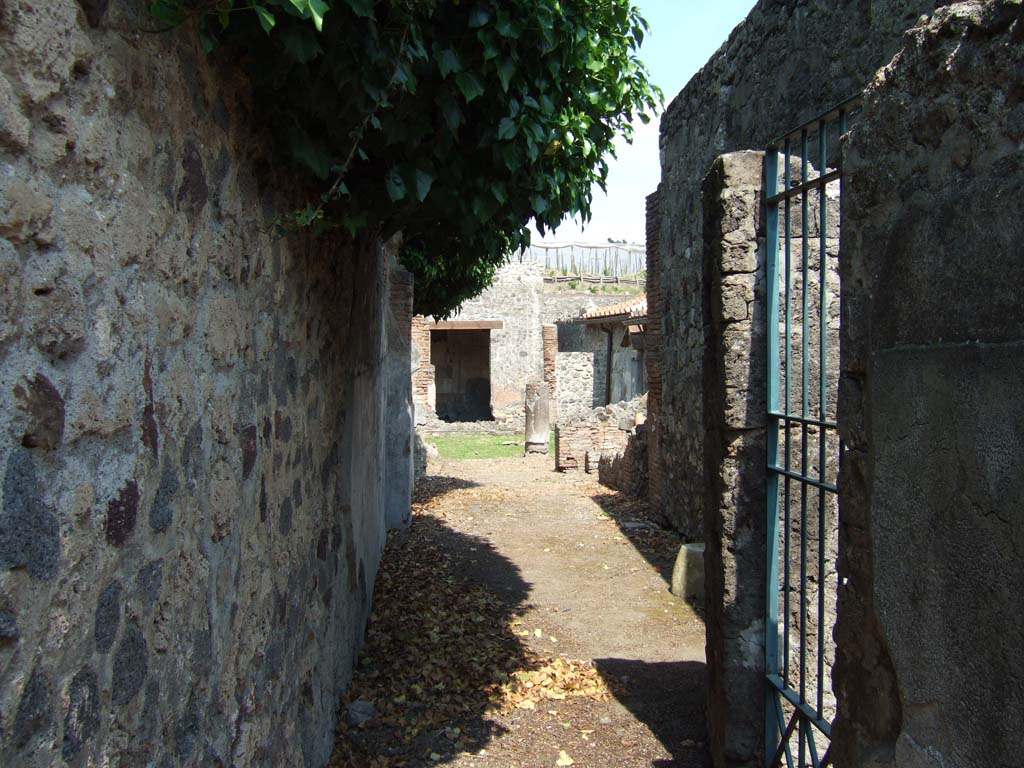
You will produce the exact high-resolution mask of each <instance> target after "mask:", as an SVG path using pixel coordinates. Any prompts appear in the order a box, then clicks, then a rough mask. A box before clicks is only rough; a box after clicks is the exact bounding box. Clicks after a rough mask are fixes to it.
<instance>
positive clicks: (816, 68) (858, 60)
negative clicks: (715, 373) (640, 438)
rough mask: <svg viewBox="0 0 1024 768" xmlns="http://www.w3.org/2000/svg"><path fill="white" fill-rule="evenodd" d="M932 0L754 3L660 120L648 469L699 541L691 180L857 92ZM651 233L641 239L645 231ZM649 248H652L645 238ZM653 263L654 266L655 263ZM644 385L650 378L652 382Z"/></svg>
mask: <svg viewBox="0 0 1024 768" xmlns="http://www.w3.org/2000/svg"><path fill="white" fill-rule="evenodd" d="M935 5H936V2H935V1H934V0H899V1H898V2H897V0H873V2H861V1H860V0H809V1H808V2H801V3H794V2H791V1H790V0H760V2H758V3H757V5H756V6H755V7H754V8H753V10H751V12H750V14H749V15H748V17H747V19H746V20H745V21H744V22H742V23H741V24H740V25H739V26H738V27H737V28H736V29H735V30H734V31H733V33H732V34H731V35H730V36H729V39H728V40H727V41H726V42H725V43H724V44H723V45H722V47H721V48H720V49H719V50H718V51H717V52H716V53H715V55H714V56H713V57H712V58H711V59H710V60H709V61H708V63H707V64H706V65H705V66H704V67H703V69H701V71H700V72H698V73H697V74H696V75H695V76H694V77H693V79H692V80H690V82H689V83H688V84H687V85H686V87H685V88H684V89H683V90H682V91H681V92H680V93H679V95H678V96H676V98H675V99H674V100H673V101H672V103H671V104H670V105H669V107H668V108H667V109H666V111H665V114H664V115H663V117H662V120H661V157H662V178H661V184H660V185H659V196H660V200H661V205H660V215H659V216H658V222H659V224H660V229H659V232H658V237H657V243H656V250H657V261H658V264H659V267H660V268H659V269H658V270H657V274H656V275H655V274H653V272H654V270H653V269H652V270H651V272H652V274H650V275H649V276H648V279H649V286H648V288H649V290H650V291H652V292H656V293H657V297H656V298H655V299H649V305H650V306H651V307H652V309H651V320H652V324H654V323H655V322H657V321H656V318H660V327H659V328H658V329H657V331H658V332H657V333H650V332H649V334H650V341H651V345H652V347H653V346H656V345H657V343H658V341H659V339H660V340H661V342H662V344H661V348H660V349H658V350H657V351H656V352H655V354H656V355H657V358H658V365H659V373H660V376H661V379H660V381H661V382H663V391H662V392H661V393H660V397H659V398H658V410H657V411H656V412H655V413H654V415H653V428H654V430H655V437H654V440H653V442H652V445H654V446H655V452H654V454H653V455H652V462H657V463H658V464H659V465H660V466H659V467H658V468H657V469H654V470H652V477H655V478H657V481H656V485H657V486H658V487H660V488H661V489H662V490H661V492H660V493H659V494H658V495H660V497H661V499H662V502H661V504H662V509H663V511H664V513H665V514H666V516H667V517H668V518H669V519H670V520H671V521H672V522H673V524H674V525H676V526H677V527H678V528H679V530H680V531H681V532H682V533H683V534H684V535H685V536H687V537H689V538H693V539H699V538H700V537H701V535H702V534H701V527H702V526H701V513H700V503H699V500H700V499H701V498H703V496H704V487H705V477H704V471H703V464H704V447H703V434H704V433H703V415H702V413H701V406H700V403H701V402H702V399H703V395H702V387H703V373H702V370H701V368H702V365H703V354H704V335H705V331H706V326H707V323H708V318H707V317H706V316H705V313H704V310H703V307H702V301H701V286H702V270H703V265H704V254H703V242H704V238H703V234H702V232H701V227H702V220H703V215H702V212H701V199H700V185H701V180H702V179H703V178H704V175H705V174H706V173H707V171H708V169H709V168H710V166H711V163H712V161H713V160H714V158H715V157H717V156H718V155H720V154H723V153H726V152H732V151H735V150H744V149H755V150H756V149H763V148H764V146H765V145H766V144H767V142H768V141H770V140H772V139H773V138H775V137H776V136H778V135H780V134H781V133H783V132H784V131H786V130H789V129H792V128H795V127H797V126H799V125H800V124H802V123H804V122H806V121H807V120H809V119H812V118H813V117H815V116H816V115H818V114H820V113H821V112H824V111H825V110H827V109H829V108H831V107H832V106H834V105H835V104H837V103H838V102H840V101H842V100H843V99H846V98H848V97H850V96H853V95H854V94H856V93H858V92H859V91H860V90H861V89H862V88H863V87H864V85H865V83H866V82H867V81H868V80H869V78H870V77H871V76H872V74H873V73H874V71H875V70H876V69H877V68H878V67H880V66H882V65H883V64H885V62H886V61H887V60H888V59H889V57H890V56H891V55H892V54H893V53H894V52H895V51H896V49H897V48H898V45H899V41H900V38H901V36H902V34H903V31H904V30H905V29H907V28H908V27H910V26H912V25H913V24H914V22H915V20H916V19H917V17H918V15H919V14H921V13H924V12H927V11H929V10H930V9H932V8H934V6H935ZM648 240H649V241H650V236H649V237H648ZM649 250H650V246H649ZM653 263H654V262H653V260H652V264H653ZM652 381H653V380H652Z"/></svg>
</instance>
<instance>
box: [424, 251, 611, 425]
mask: <svg viewBox="0 0 1024 768" xmlns="http://www.w3.org/2000/svg"><path fill="white" fill-rule="evenodd" d="M549 288H550V289H549ZM621 300H622V294H610V293H608V294H606V293H596V294H595V293H589V292H585V291H556V290H554V287H553V286H550V287H549V286H545V284H544V280H543V270H542V268H541V266H540V264H538V263H537V262H535V261H522V262H520V261H517V260H515V259H513V260H512V261H510V262H509V263H508V264H506V265H505V266H503V267H502V268H501V269H499V270H498V272H497V275H496V276H495V279H494V282H493V283H492V284H491V285H490V287H488V288H487V289H486V290H485V291H484V292H483V293H481V294H480V295H479V296H477V297H476V298H475V299H471V300H470V301H467V302H466V303H465V304H464V305H463V306H462V309H461V310H460V311H459V313H458V314H457V315H455V317H453V318H452V320H454V321H456V322H458V321H487V320H490V321H494V320H497V321H501V323H502V327H501V328H496V329H492V330H491V331H490V381H491V410H492V412H493V416H494V418H495V420H496V422H497V423H496V424H495V425H494V426H495V428H496V429H499V430H509V429H511V430H519V429H521V428H522V423H523V395H524V392H525V388H526V382H527V381H529V380H530V379H536V378H541V379H544V380H548V379H546V378H545V376H547V375H549V374H548V373H546V371H545V367H544V366H545V362H544V337H543V326H545V325H552V324H559V327H560V328H561V321H565V320H569V319H572V318H575V317H579V316H580V315H581V314H582V313H583V312H586V311H589V310H591V309H596V308H597V307H601V306H605V305H608V304H614V303H617V302H619V301H621ZM431 322H432V321H431V320H430V319H429V318H417V319H416V321H415V322H414V326H413V328H414V330H413V336H414V346H415V347H416V349H417V351H418V352H417V353H414V363H413V366H414V373H413V394H414V399H415V401H416V403H417V406H418V407H419V408H421V409H423V410H425V411H426V412H428V413H430V412H433V411H434V410H435V398H436V394H435V392H434V390H433V389H432V387H433V385H434V382H435V370H434V368H433V367H432V366H430V365H429V360H430V357H429V356H430V351H429V350H430V333H431V332H430V324H431ZM572 339H573V343H574V344H576V345H577V346H574V347H572V351H573V352H580V353H581V354H588V355H589V354H591V353H592V351H593V350H592V349H591V348H590V346H588V343H589V342H590V341H592V339H590V338H589V337H585V335H584V334H583V332H582V331H580V334H579V336H575V335H573V336H572ZM559 340H560V341H559V351H563V349H564V347H563V343H562V342H563V337H562V332H561V331H559ZM602 343H603V342H602ZM601 349H602V350H603V349H604V347H603V346H602V347H601ZM417 358H418V359H419V361H423V360H427V361H428V364H427V365H423V363H422V362H420V363H419V364H417ZM576 362H577V363H578V365H576V364H574V365H573V366H571V367H572V372H573V374H574V375H575V373H577V372H579V373H584V374H585V375H586V376H587V377H588V378H587V381H588V382H592V381H593V370H592V369H593V364H594V361H593V358H592V357H589V356H588V357H587V359H586V361H583V360H582V359H581V360H578V361H576ZM584 362H586V363H587V364H586V365H584ZM577 368H578V369H579V371H577V370H576V369H577ZM559 370H560V369H556V371H555V382H556V384H555V386H554V387H553V390H552V391H558V386H557V381H558V376H559ZM563 372H564V373H566V375H568V373H569V371H568V370H564V371H563ZM567 380H568V379H567ZM601 381H604V379H601ZM550 383H551V382H550V381H549V384H550ZM602 386H603V385H602ZM602 392H603V389H602ZM552 402H553V403H556V411H557V401H556V400H552ZM586 402H587V406H586V407H588V408H589V407H591V406H592V405H594V404H595V403H594V401H593V398H592V397H591V398H588V399H587V401H586ZM602 402H603V401H602ZM570 408H571V406H570ZM423 420H424V419H419V421H420V422H422V421H423ZM432 428H433V427H432Z"/></svg>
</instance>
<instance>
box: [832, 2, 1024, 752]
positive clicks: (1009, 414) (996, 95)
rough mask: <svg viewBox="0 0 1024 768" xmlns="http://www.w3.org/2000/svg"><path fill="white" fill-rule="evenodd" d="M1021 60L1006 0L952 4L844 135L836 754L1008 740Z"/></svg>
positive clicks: (1016, 630) (909, 40)
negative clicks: (843, 446)
mask: <svg viewBox="0 0 1024 768" xmlns="http://www.w3.org/2000/svg"><path fill="white" fill-rule="evenodd" d="M1022 67H1024V10H1022V6H1021V4H1020V3H1018V2H1003V1H1002V0H996V1H995V2H988V3H981V2H971V3H958V4H956V5H951V6H949V7H948V8H946V9H943V10H941V11H939V12H937V13H936V14H935V17H934V18H933V19H932V20H930V21H929V22H928V23H926V24H923V25H921V26H919V27H917V28H915V29H914V30H912V31H911V32H910V33H908V35H907V37H906V40H905V45H904V47H903V49H902V50H901V51H900V53H899V54H898V55H897V56H896V57H895V58H894V59H893V61H892V63H891V64H890V66H888V67H886V68H885V69H884V70H882V71H881V72H880V73H879V74H878V76H877V77H876V78H875V79H874V80H873V82H872V83H871V85H870V87H869V88H868V90H867V92H866V97H865V104H866V106H865V113H864V115H863V117H862V118H861V120H860V122H859V123H858V124H857V125H856V126H854V127H853V130H852V133H851V136H850V140H849V148H848V152H847V158H846V165H845V169H846V178H845V180H844V194H843V204H844V208H843V222H844V232H843V240H842V244H841V253H840V264H841V269H842V306H843V324H842V330H841V333H842V379H841V382H840V401H839V416H840V418H839V424H840V429H841V432H842V438H843V440H844V443H845V444H846V446H848V450H847V452H846V454H845V456H844V461H843V466H842V470H841V474H840V520H841V523H842V524H841V527H840V550H839V551H840V560H839V575H840V581H841V584H842V586H841V587H840V590H839V624H838V625H837V627H836V635H835V637H836V641H837V643H838V656H837V660H836V670H835V683H836V694H837V697H838V700H839V707H838V709H839V712H838V718H837V721H836V725H835V730H834V751H835V756H836V762H835V764H836V765H837V766H838V768H852V766H860V765H864V764H867V763H870V764H872V765H878V766H899V767H900V768H910V767H911V766H913V767H914V768H917V767H918V766H931V765H956V766H963V767H964V768H976V767H977V768H981V766H987V767H994V766H999V767H1000V768H1004V767H1005V768H1009V767H1010V766H1013V765H1018V764H1019V763H1020V756H1021V754H1022V753H1024V740H1022V734H1021V729H1020V713H1021V712H1022V711H1024V686H1021V684H1020V681H1021V680H1022V679H1024V661H1022V659H1024V656H1022V654H1021V649H1022V647H1024V642H1022V639H1024V613H1022V611H1021V610H1020V606H1021V594H1022V592H1024V568H1022V567H1021V563H1022V554H1024V516H1022V515H1021V508H1022V506H1021V503H1022V500H1024V480H1022V477H1024V476H1022V474H1021V472H1020V464H1019V461H1017V458H1016V457H1019V456H1020V454H1021V444H1020V443H1021V435H1022V434H1024V390H1022V382H1024V370H1022V363H1021V360H1022V359H1024V358H1022V356H1021V352H1022V350H1024V293H1022V292H1021V290H1020V286H1021V285H1024V260H1022V259H1021V250H1020V242H1021V239H1022V237H1024V224H1022V219H1021V217H1020V215H1019V207H1018V206H1016V205H1015V204H1007V203H1008V201H1016V200H1020V199H1022V196H1024V158H1022V155H1021V149H1020V147H1021V146H1022V141H1024V106H1022V104H1021V100H1020V93H1019V89H1018V88H1017V84H1019V82H1020V77H1019V73H1020V72H1021V71H1022ZM879 169H884V173H880V172H879Z"/></svg>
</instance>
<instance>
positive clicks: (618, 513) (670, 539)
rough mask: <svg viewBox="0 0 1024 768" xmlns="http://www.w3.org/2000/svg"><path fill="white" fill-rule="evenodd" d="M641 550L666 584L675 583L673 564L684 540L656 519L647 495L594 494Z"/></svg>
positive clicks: (639, 550) (596, 500)
mask: <svg viewBox="0 0 1024 768" xmlns="http://www.w3.org/2000/svg"><path fill="white" fill-rule="evenodd" d="M591 498H592V499H593V500H594V501H595V502H596V503H597V504H598V506H600V507H601V509H602V511H604V513H605V514H606V515H608V517H610V518H611V519H612V520H614V521H615V524H616V525H617V526H619V531H620V532H621V533H622V535H623V536H625V537H626V538H627V539H628V540H629V542H630V543H631V544H632V545H633V547H634V548H635V549H636V551H637V552H639V553H640V554H641V555H643V556H644V559H645V560H647V562H648V563H650V564H651V565H653V566H654V567H655V568H656V569H657V571H658V573H659V575H660V576H661V578H663V579H664V580H665V583H666V584H671V583H672V566H673V565H674V564H675V560H676V553H678V552H679V545H680V543H681V540H680V538H679V534H677V533H676V532H675V531H670V530H667V529H665V528H662V527H661V526H660V525H659V524H658V523H657V522H656V521H655V520H654V519H653V516H652V514H651V511H650V506H649V505H648V504H647V502H646V501H645V500H644V499H637V498H633V497H631V496H626V495H625V494H623V493H619V492H617V491H609V492H608V493H598V494H594V495H593V496H592V497H591Z"/></svg>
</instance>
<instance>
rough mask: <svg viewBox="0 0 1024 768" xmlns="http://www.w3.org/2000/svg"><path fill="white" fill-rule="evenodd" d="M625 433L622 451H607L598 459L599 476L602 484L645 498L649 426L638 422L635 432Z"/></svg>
mask: <svg viewBox="0 0 1024 768" xmlns="http://www.w3.org/2000/svg"><path fill="white" fill-rule="evenodd" d="M625 434H626V436H627V437H626V447H625V449H624V450H623V451H622V453H611V454H609V453H606V454H604V455H602V456H601V458H600V459H599V460H598V473H597V477H598V480H600V482H601V484H602V485H607V486H608V487H609V488H613V489H615V490H616V491H622V492H623V493H625V494H627V495H629V496H636V497H640V498H643V497H645V496H646V495H647V438H648V434H649V432H648V427H647V425H646V424H638V425H637V427H636V429H635V430H634V431H633V432H626V433H625Z"/></svg>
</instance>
